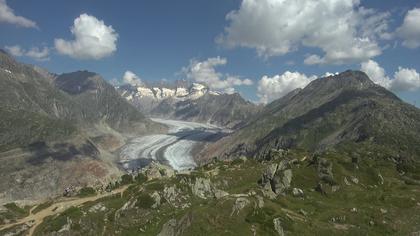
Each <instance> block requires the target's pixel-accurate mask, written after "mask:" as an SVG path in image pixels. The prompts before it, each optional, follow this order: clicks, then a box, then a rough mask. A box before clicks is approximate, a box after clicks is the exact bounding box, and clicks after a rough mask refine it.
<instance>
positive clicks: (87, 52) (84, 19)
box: [54, 14, 118, 60]
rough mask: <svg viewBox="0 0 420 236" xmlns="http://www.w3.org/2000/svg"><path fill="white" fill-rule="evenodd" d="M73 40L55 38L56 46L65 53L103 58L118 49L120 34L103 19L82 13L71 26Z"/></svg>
mask: <svg viewBox="0 0 420 236" xmlns="http://www.w3.org/2000/svg"><path fill="white" fill-rule="evenodd" d="M71 33H72V34H73V36H74V39H73V40H65V39H55V41H54V43H55V48H56V49H57V51H58V52H59V53H61V54H63V55H68V56H70V57H72V58H77V59H95V60H98V59H101V58H104V57H107V56H110V55H111V54H112V53H114V52H115V51H116V50H117V45H116V43H117V39H118V34H117V33H116V32H115V30H114V29H113V28H112V26H107V25H105V23H104V22H103V21H102V20H98V19H97V18H95V17H94V16H90V15H88V14H82V15H80V16H79V17H77V18H76V19H75V20H74V24H73V26H72V27H71Z"/></svg>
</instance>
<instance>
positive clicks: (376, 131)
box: [203, 71, 420, 158]
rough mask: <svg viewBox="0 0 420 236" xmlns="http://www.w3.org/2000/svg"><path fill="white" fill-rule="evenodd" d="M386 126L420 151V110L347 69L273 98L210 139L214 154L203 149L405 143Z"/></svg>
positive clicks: (229, 151) (257, 151)
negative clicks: (225, 134)
mask: <svg viewBox="0 0 420 236" xmlns="http://www.w3.org/2000/svg"><path fill="white" fill-rule="evenodd" d="M395 114H399V115H395ZM398 116H401V119H400V118H398ZM405 120H406V121H410V122H408V123H407V122H406V121H405ZM387 127H388V129H391V130H392V131H393V132H395V133H396V134H397V136H398V137H401V138H404V140H407V143H406V145H409V146H410V147H411V148H412V151H410V150H404V152H406V154H407V155H409V156H413V155H415V153H420V150H419V149H418V148H417V146H416V144H419V145H420V143H419V141H415V140H420V139H419V138H420V137H418V136H419V135H418V134H419V133H420V110H419V109H417V108H415V107H413V106H411V105H409V104H406V103H404V102H403V101H402V100H401V99H399V98H398V97H397V96H396V95H394V94H393V93H391V92H390V91H388V90H386V89H385V88H383V87H381V86H379V85H376V84H374V83H373V82H372V81H371V80H370V79H369V78H368V76H367V75H366V74H365V73H363V72H360V71H345V72H343V73H340V74H338V75H335V76H329V77H325V78H319V79H317V80H314V81H312V82H311V83H310V84H308V85H307V86H306V87H305V88H303V89H300V90H296V91H293V92H291V93H289V94H288V95H286V96H285V97H283V98H280V99H278V100H275V101H273V102H272V103H271V104H268V105H267V106H266V107H265V108H264V109H263V111H261V112H260V113H259V114H258V115H257V116H256V117H254V118H253V119H252V120H251V121H250V122H248V123H247V124H246V125H245V126H244V128H243V129H241V130H238V131H237V132H234V133H233V134H232V135H230V136H228V137H226V138H224V139H222V140H220V141H218V142H216V144H214V145H210V147H209V149H208V150H205V151H204V152H206V151H208V152H209V153H210V154H205V153H204V154H203V155H204V156H207V158H209V156H211V155H216V156H217V155H218V154H220V155H221V154H222V153H224V154H223V155H224V156H226V157H227V156H229V155H234V154H235V155H236V156H238V155H239V156H240V155H257V156H262V155H265V154H267V152H269V151H270V150H271V149H272V148H275V149H278V148H286V149H287V148H292V147H294V148H299V147H300V148H306V149H309V150H323V149H328V148H331V147H334V146H337V145H338V144H340V143H343V142H347V141H351V142H356V143H362V142H364V141H366V142H373V143H374V144H375V143H376V144H378V145H382V146H384V147H386V146H387V148H391V147H393V148H396V149H399V148H401V146H400V144H399V142H398V141H396V140H395V139H394V138H389V137H393V136H394V135H393V134H392V133H390V132H388V131H386V130H384V129H386V128H387ZM408 136H409V137H411V138H412V139H414V141H409V139H408V138H405V137H408ZM219 150H223V151H219Z"/></svg>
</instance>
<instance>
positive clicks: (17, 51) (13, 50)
mask: <svg viewBox="0 0 420 236" xmlns="http://www.w3.org/2000/svg"><path fill="white" fill-rule="evenodd" d="M5 48H6V50H7V51H8V52H9V53H10V54H12V56H15V57H21V56H23V55H24V54H25V52H24V50H23V49H22V48H21V47H20V46H19V45H15V46H5Z"/></svg>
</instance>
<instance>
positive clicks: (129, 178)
mask: <svg viewBox="0 0 420 236" xmlns="http://www.w3.org/2000/svg"><path fill="white" fill-rule="evenodd" d="M131 183H133V176H131V175H129V174H125V175H123V176H121V185H127V184H131Z"/></svg>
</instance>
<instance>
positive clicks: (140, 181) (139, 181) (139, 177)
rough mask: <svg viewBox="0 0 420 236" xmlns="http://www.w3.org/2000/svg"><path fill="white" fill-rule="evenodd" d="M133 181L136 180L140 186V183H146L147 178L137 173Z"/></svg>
mask: <svg viewBox="0 0 420 236" xmlns="http://www.w3.org/2000/svg"><path fill="white" fill-rule="evenodd" d="M135 180H136V182H137V183H140V184H142V183H144V182H146V181H147V176H146V175H145V174H143V173H139V174H138V175H137V176H136V178H135Z"/></svg>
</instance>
